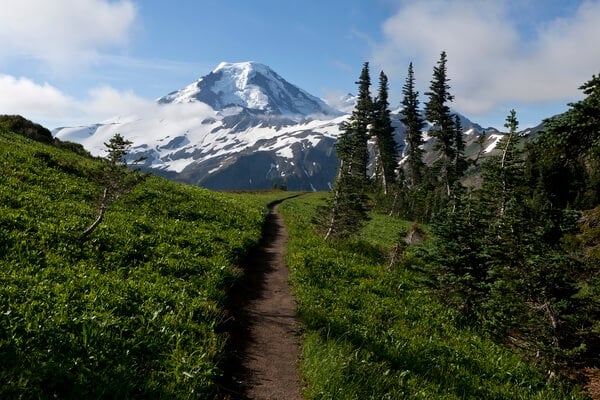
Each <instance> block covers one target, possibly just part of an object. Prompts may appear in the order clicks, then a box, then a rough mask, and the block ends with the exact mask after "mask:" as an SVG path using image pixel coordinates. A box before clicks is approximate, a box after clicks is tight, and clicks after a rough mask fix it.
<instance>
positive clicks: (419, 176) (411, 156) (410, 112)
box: [400, 62, 425, 187]
mask: <svg viewBox="0 0 600 400" xmlns="http://www.w3.org/2000/svg"><path fill="white" fill-rule="evenodd" d="M402 94H403V95H404V98H403V99H402V106H403V111H402V115H403V116H402V118H401V119H400V120H401V121H402V123H403V124H404V126H405V127H406V142H407V144H408V151H407V160H406V164H407V169H408V174H407V175H408V176H407V180H408V185H409V187H415V186H418V185H420V184H421V183H422V182H423V175H424V169H425V163H424V162H423V149H422V148H421V145H423V134H422V132H421V130H422V129H423V127H424V126H425V121H423V118H422V117H421V113H420V111H419V92H418V91H416V90H415V76H414V72H413V64H412V62H411V63H410V64H409V66H408V75H407V76H406V82H405V83H404V86H403V88H402Z"/></svg>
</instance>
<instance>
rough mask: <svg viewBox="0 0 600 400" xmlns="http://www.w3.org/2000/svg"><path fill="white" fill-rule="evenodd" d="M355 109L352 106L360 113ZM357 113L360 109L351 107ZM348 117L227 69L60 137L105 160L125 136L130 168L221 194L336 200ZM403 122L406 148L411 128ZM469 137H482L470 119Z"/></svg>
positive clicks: (257, 68) (283, 84) (293, 90)
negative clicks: (318, 193)
mask: <svg viewBox="0 0 600 400" xmlns="http://www.w3.org/2000/svg"><path fill="white" fill-rule="evenodd" d="M353 101H354V99H353V97H352V96H351V95H348V96H345V98H344V104H346V106H350V105H351V103H353ZM345 108H347V109H348V110H350V111H351V108H352V107H345ZM347 112H348V111H347V110H346V113H344V112H342V111H338V110H337V109H335V108H333V107H331V106H329V105H327V104H326V103H325V102H324V101H322V100H321V99H319V98H317V97H315V96H313V95H311V94H309V93H307V92H305V91H304V90H302V89H300V88H298V87H297V86H295V85H293V84H291V83H289V82H287V81H286V80H285V79H283V78H282V77H281V76H279V75H278V74H277V73H275V72H274V71H273V70H271V69H270V68H269V67H267V66H266V65H263V64H259V63H256V62H242V63H221V64H219V66H218V67H217V68H215V69H214V70H213V71H212V72H210V73H209V74H208V75H206V76H204V77H202V78H200V79H198V80H197V81H196V82H194V83H192V84H190V85H188V86H186V87H184V88H183V89H181V90H178V91H175V92H172V93H170V94H168V95H166V96H164V97H161V98H159V99H158V100H157V102H156V105H155V106H154V107H152V108H151V109H150V110H147V111H144V112H140V113H138V114H137V115H129V116H126V117H115V118H113V119H111V120H108V121H105V122H103V123H99V124H94V125H91V126H83V127H74V128H58V129H56V130H54V132H53V134H54V135H55V136H56V137H58V138H59V139H61V140H67V141H73V142H77V143H81V144H82V145H83V146H84V147H85V148H86V149H87V150H88V151H90V152H91V153H92V154H94V155H98V156H104V155H105V154H106V153H105V152H104V149H105V146H104V143H106V142H108V140H109V139H110V138H111V137H112V136H113V135H114V134H115V133H120V134H121V135H123V136H124V137H125V138H126V139H128V140H130V141H131V142H133V146H132V148H131V152H130V154H129V156H128V158H129V161H133V160H137V159H140V158H143V161H142V162H141V163H140V164H138V167H140V168H141V169H142V170H145V171H150V172H153V173H156V174H159V175H162V176H165V177H168V178H170V179H174V180H179V181H183V182H187V183H192V184H196V185H201V186H204V187H207V188H211V189H218V190H248V189H269V188H272V187H273V186H275V185H285V186H287V188H288V189H290V190H328V189H329V188H330V187H331V184H332V183H333V180H334V177H335V173H336V169H337V164H338V161H337V158H336V155H335V148H334V144H335V142H336V140H337V137H338V135H339V133H340V125H341V123H342V122H343V121H345V120H346V119H347V117H348V114H347ZM399 118H400V115H399V113H398V112H394V113H393V123H394V126H396V128H397V129H396V131H397V132H396V134H397V140H398V142H399V143H404V127H403V126H402V124H401V123H400V121H399ZM462 124H463V128H464V129H465V131H466V134H467V137H469V134H470V135H471V136H473V137H474V138H475V137H476V136H478V135H479V134H481V133H482V131H483V130H482V129H481V127H480V126H478V125H477V124H474V123H472V122H471V121H469V120H468V119H466V118H463V119H462Z"/></svg>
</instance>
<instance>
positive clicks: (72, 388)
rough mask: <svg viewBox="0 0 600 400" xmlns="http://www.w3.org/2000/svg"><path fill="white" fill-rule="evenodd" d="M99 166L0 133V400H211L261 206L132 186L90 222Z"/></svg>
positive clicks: (184, 189) (171, 186) (196, 191)
mask: <svg viewBox="0 0 600 400" xmlns="http://www.w3.org/2000/svg"><path fill="white" fill-rule="evenodd" d="M103 171H104V163H101V162H99V161H98V160H92V159H90V158H86V157H81V156H79V155H76V154H74V153H72V152H70V151H67V150H62V149H59V148H56V147H54V146H50V145H48V144H42V143H38V142H33V141H31V140H29V139H26V138H24V137H21V136H18V135H15V134H13V133H10V132H7V131H6V129H1V128H0V174H1V176H2V179H1V180H0V398H3V399H7V398H77V399H82V398H170V399H175V398H206V397H208V396H211V395H212V394H214V393H215V390H216V386H215V385H216V383H215V382H216V380H217V379H218V377H219V376H220V374H221V365H220V362H221V361H222V360H223V351H224V344H225V343H224V342H225V340H224V337H223V335H222V334H219V333H218V326H219V324H220V323H221V320H222V319H223V315H224V304H225V301H226V298H227V290H228V289H229V287H230V286H231V285H232V284H233V282H234V281H235V280H236V279H237V278H238V277H239V275H240V272H239V271H238V270H237V269H236V264H237V262H238V260H239V258H240V257H243V256H244V255H245V254H246V252H247V251H248V249H249V248H251V247H252V246H254V245H255V244H256V242H257V241H258V240H259V238H260V235H261V225H262V221H263V219H264V216H265V207H264V205H265V204H266V202H268V199H267V198H266V197H265V196H264V195H263V196H258V197H255V198H251V197H248V196H240V195H233V194H232V195H227V194H218V193H212V192H209V191H207V190H203V189H200V188H197V187H192V186H186V185H182V184H177V183H172V182H168V181H165V180H163V179H159V178H156V177H152V176H143V175H141V174H137V173H134V172H131V173H130V174H129V175H130V177H131V178H132V179H135V180H136V181H138V183H137V185H135V186H133V187H132V188H131V189H130V190H128V191H127V192H125V193H124V194H123V195H122V196H120V198H119V199H117V200H116V201H114V202H113V203H112V204H110V206H109V207H108V209H107V210H106V213H105V216H104V220H103V221H102V223H100V225H99V226H98V227H97V228H96V230H95V231H94V232H93V233H92V234H90V235H89V236H88V237H86V238H82V237H81V233H82V232H83V231H84V230H85V229H86V228H87V227H88V226H89V225H90V224H91V223H92V222H93V221H94V220H95V219H96V217H97V215H98V212H99V205H100V200H99V199H100V198H101V196H102V191H103V189H102V183H101V182H102V180H103V174H104V172H103Z"/></svg>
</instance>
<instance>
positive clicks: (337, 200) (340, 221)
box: [325, 62, 373, 239]
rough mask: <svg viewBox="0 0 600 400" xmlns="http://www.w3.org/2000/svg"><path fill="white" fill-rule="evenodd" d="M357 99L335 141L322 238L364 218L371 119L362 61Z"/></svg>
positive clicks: (346, 230) (341, 233) (367, 81)
mask: <svg viewBox="0 0 600 400" xmlns="http://www.w3.org/2000/svg"><path fill="white" fill-rule="evenodd" d="M356 83H357V84H358V85H359V87H358V100H357V103H356V107H355V109H354V111H353V112H352V114H351V115H350V117H349V118H348V121H346V122H345V123H344V124H343V125H342V129H341V131H342V132H341V134H340V136H339V138H338V142H337V144H336V153H337V156H338V159H339V162H340V165H339V167H338V174H337V178H336V181H335V183H334V187H333V198H332V200H331V204H330V211H329V216H328V218H327V222H326V223H327V228H326V230H327V232H326V234H325V239H329V238H330V237H344V236H348V235H350V234H351V233H353V232H355V231H357V230H358V229H360V227H361V226H362V225H363V223H364V221H365V220H366V219H367V213H366V210H367V199H366V196H365V194H364V193H365V190H366V187H367V185H366V183H367V164H368V161H369V152H368V146H367V142H368V138H369V135H368V134H369V132H368V130H369V125H370V124H371V123H372V120H373V99H372V98H371V94H370V85H371V79H370V76H369V63H368V62H365V63H364V65H363V69H362V71H361V74H360V78H359V80H358V82H356Z"/></svg>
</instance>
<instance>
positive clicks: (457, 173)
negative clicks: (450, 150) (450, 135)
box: [454, 114, 469, 181]
mask: <svg viewBox="0 0 600 400" xmlns="http://www.w3.org/2000/svg"><path fill="white" fill-rule="evenodd" d="M454 143H455V146H456V151H455V154H454V177H455V181H456V180H458V179H460V177H462V176H463V175H464V174H465V172H466V171H467V168H468V167H469V163H468V162H467V158H466V157H465V140H464V138H463V128H462V125H461V123H460V117H459V116H458V114H454Z"/></svg>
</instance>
